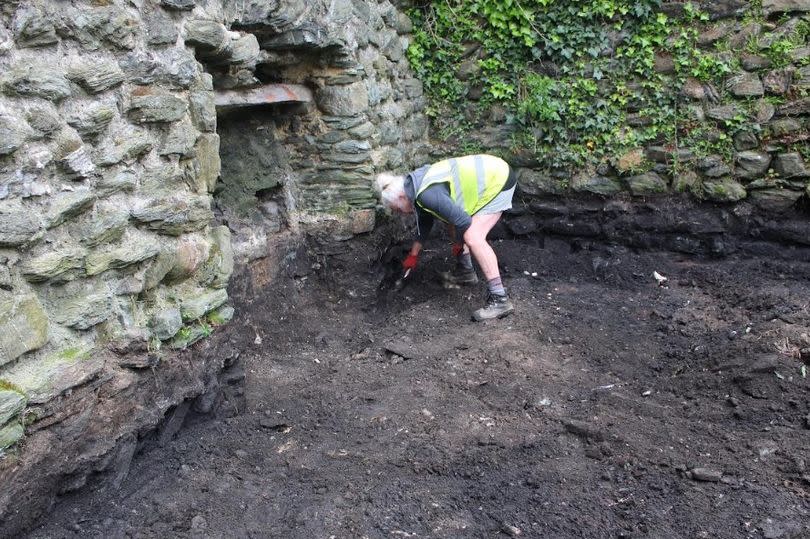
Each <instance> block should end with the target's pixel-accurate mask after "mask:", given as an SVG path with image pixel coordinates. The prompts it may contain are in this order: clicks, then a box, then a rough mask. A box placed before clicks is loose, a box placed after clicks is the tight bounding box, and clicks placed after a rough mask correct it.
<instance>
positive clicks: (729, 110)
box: [706, 104, 744, 121]
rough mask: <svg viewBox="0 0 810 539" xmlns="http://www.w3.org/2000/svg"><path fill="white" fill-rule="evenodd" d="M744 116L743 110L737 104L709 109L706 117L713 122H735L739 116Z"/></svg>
mask: <svg viewBox="0 0 810 539" xmlns="http://www.w3.org/2000/svg"><path fill="white" fill-rule="evenodd" d="M741 115H744V112H743V110H742V109H741V108H740V107H739V106H737V105H736V104H732V105H718V106H715V107H709V108H708V110H706V116H707V117H708V118H711V119H712V120H720V121H725V120H733V119H734V118H735V117H737V116H741Z"/></svg>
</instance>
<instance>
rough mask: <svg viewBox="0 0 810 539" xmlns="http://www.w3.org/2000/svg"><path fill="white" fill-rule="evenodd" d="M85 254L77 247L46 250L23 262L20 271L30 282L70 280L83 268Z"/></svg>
mask: <svg viewBox="0 0 810 539" xmlns="http://www.w3.org/2000/svg"><path fill="white" fill-rule="evenodd" d="M85 255H86V252H85V250H84V249H81V248H77V247H71V248H67V249H61V250H58V251H53V252H48V253H45V254H43V255H41V256H38V257H36V258H33V259H31V260H28V261H27V262H25V263H24V264H23V265H22V268H21V270H20V272H21V273H22V275H23V277H25V278H26V279H27V280H28V281H30V282H32V283H42V282H45V281H57V282H59V281H64V280H70V279H72V278H74V277H75V276H76V273H78V272H80V271H81V270H82V269H83V268H84V257H85Z"/></svg>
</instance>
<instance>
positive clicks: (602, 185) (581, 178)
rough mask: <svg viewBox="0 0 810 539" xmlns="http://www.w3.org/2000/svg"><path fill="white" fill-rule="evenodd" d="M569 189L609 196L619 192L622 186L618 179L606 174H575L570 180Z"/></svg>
mask: <svg viewBox="0 0 810 539" xmlns="http://www.w3.org/2000/svg"><path fill="white" fill-rule="evenodd" d="M571 189H572V190H573V191H574V192H577V193H591V194H595V195H602V196H611V195H615V194H618V193H620V192H621V191H622V186H621V184H619V182H618V181H616V180H614V179H613V178H608V177H606V176H597V175H592V174H577V175H576V176H574V177H573V179H572V180H571Z"/></svg>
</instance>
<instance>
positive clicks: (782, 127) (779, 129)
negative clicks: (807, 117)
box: [768, 118, 802, 137]
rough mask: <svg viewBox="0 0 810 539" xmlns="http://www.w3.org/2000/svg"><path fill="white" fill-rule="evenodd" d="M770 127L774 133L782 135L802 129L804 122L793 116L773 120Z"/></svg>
mask: <svg viewBox="0 0 810 539" xmlns="http://www.w3.org/2000/svg"><path fill="white" fill-rule="evenodd" d="M768 129H769V130H770V132H771V134H772V135H774V136H776V137H781V136H782V135H790V134H791V133H797V132H799V131H801V130H802V124H801V123H800V122H799V121H798V120H795V119H793V118H781V119H779V120H773V121H772V122H771V123H769V124H768Z"/></svg>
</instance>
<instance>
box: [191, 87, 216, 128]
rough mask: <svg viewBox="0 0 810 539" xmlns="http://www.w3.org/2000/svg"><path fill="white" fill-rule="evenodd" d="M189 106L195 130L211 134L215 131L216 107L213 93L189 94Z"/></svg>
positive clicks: (198, 92) (199, 92) (197, 92)
mask: <svg viewBox="0 0 810 539" xmlns="http://www.w3.org/2000/svg"><path fill="white" fill-rule="evenodd" d="M189 104H190V106H191V118H192V120H194V126H195V127H196V128H197V129H199V130H200V131H203V132H205V133H213V132H214V131H216V130H217V107H216V102H215V100H214V93H213V92H207V91H196V92H191V94H189Z"/></svg>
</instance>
